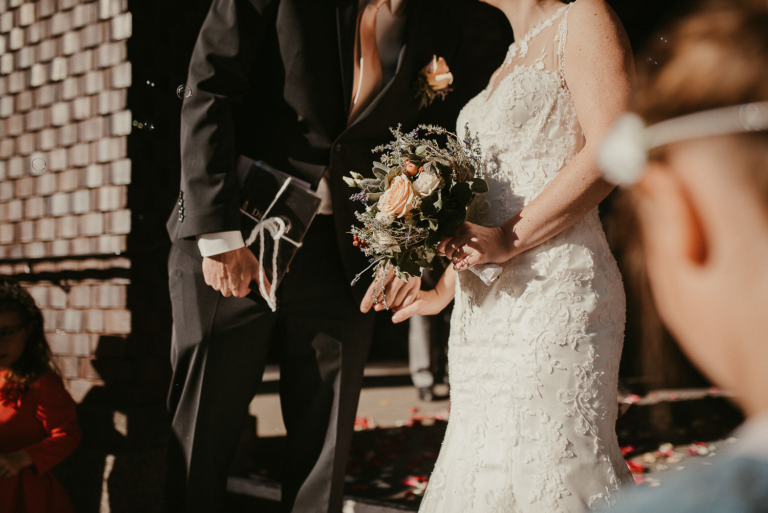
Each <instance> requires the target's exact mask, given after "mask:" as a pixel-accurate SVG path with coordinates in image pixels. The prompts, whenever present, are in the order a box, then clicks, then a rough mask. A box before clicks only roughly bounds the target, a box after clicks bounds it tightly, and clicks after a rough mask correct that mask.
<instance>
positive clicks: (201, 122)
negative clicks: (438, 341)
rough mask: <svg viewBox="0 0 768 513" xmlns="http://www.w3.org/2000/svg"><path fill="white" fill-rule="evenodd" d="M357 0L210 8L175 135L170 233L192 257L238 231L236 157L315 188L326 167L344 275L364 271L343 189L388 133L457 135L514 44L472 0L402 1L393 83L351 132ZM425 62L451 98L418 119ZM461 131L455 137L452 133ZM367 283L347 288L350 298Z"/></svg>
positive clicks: (367, 165) (496, 18)
mask: <svg viewBox="0 0 768 513" xmlns="http://www.w3.org/2000/svg"><path fill="white" fill-rule="evenodd" d="M357 6H358V0H214V2H213V4H212V6H211V9H210V11H209V13H208V16H207V18H206V20H205V22H204V24H203V27H202V29H201V31H200V35H199V37H198V40H197V43H196V45H195V50H194V53H193V55H192V60H191V62H190V66H189V77H188V80H187V85H188V86H189V87H191V90H192V96H191V97H190V98H187V99H185V100H184V105H183V108H182V128H181V159H182V162H181V163H182V172H181V193H180V200H179V205H178V206H177V207H176V208H175V209H174V211H173V212H172V213H171V217H170V219H169V221H168V225H167V227H168V232H169V234H170V236H171V239H172V240H173V241H175V242H177V243H178V244H179V245H180V246H181V247H182V249H185V250H186V251H187V252H189V253H190V254H193V256H196V257H197V258H200V254H199V252H198V251H197V248H196V245H195V244H194V236H196V235H201V234H205V233H213V232H222V231H229V230H239V229H240V215H239V197H238V188H237V183H236V178H235V174H234V161H235V159H236V157H237V156H238V155H239V154H245V155H248V156H250V157H252V158H254V159H261V160H265V161H267V162H269V163H270V164H271V165H273V166H274V167H276V168H278V169H281V170H283V171H285V172H287V173H289V174H292V175H294V176H296V177H298V178H301V179H303V180H305V181H307V182H310V183H311V184H313V186H316V185H317V184H318V182H319V181H320V178H321V177H322V176H323V174H324V173H325V170H326V169H327V168H328V166H330V187H331V194H332V199H333V210H334V219H335V223H336V228H337V234H338V241H339V246H340V251H341V255H342V260H343V264H344V267H345V270H346V273H347V275H348V277H349V279H350V280H351V279H352V277H353V276H354V275H355V274H356V273H358V272H360V271H361V270H362V269H364V268H365V266H366V265H367V264H366V261H365V258H364V256H363V255H362V253H361V252H360V251H359V250H358V249H357V248H354V247H353V246H352V244H351V239H350V237H349V235H347V232H348V231H349V229H350V226H351V225H352V224H353V223H354V222H355V218H354V209H355V206H356V205H357V206H358V207H359V205H360V204H359V203H357V204H353V203H352V202H351V201H349V199H348V198H349V196H350V194H352V193H353V192H354V191H353V190H352V189H350V188H349V187H348V186H347V185H346V184H345V183H344V182H343V180H342V176H344V175H346V174H347V173H349V171H357V172H359V173H363V174H366V173H370V172H371V166H372V163H373V161H374V160H377V159H378V156H377V155H374V154H373V153H372V152H371V149H372V148H374V147H375V146H377V145H379V144H382V143H385V142H387V141H389V140H391V134H390V132H389V128H390V127H395V126H397V125H398V124H402V126H403V129H405V130H411V129H412V128H415V127H416V125H417V124H420V123H432V124H438V125H441V126H444V127H446V128H449V129H456V126H455V125H456V118H457V116H458V113H459V111H460V110H461V108H462V107H463V106H464V105H465V104H466V103H467V102H468V101H469V100H470V99H471V98H472V97H474V96H475V95H477V94H478V93H479V92H480V91H481V90H482V89H483V87H485V85H486V84H487V82H488V79H489V78H490V76H491V74H492V72H493V71H494V70H495V69H496V68H497V67H498V66H499V65H500V63H501V61H502V60H503V58H504V55H505V53H506V50H507V48H508V46H509V44H510V43H511V42H512V33H511V29H510V27H509V23H508V22H507V20H506V19H505V18H504V17H503V15H502V14H501V13H500V12H499V11H497V10H496V9H493V8H490V7H488V6H486V5H484V4H481V3H480V2H479V1H478V0H408V2H407V3H406V5H405V8H406V9H407V10H408V13H407V21H406V24H407V25H406V31H405V41H404V46H403V49H402V51H401V53H400V58H399V61H398V66H397V72H396V74H395V76H394V78H393V79H392V80H391V81H390V82H389V83H388V84H386V85H385V87H384V89H383V90H382V91H381V93H380V94H379V95H378V96H377V97H376V99H375V100H374V101H373V102H372V103H371V105H370V106H369V107H368V108H367V109H366V110H365V111H364V112H363V113H362V114H361V115H360V116H359V117H358V119H357V120H356V121H355V123H353V124H352V125H350V126H347V116H348V110H349V105H350V103H351V94H352V80H353V79H352V75H353V66H354V64H353V52H354V35H355V28H356V27H355V24H356V20H357ZM432 55H437V56H438V57H444V58H445V59H446V61H447V63H448V66H449V67H450V69H451V71H452V73H453V75H454V83H453V91H452V92H451V93H449V94H448V97H447V98H446V99H445V101H440V100H436V101H435V102H434V103H433V104H432V105H431V106H430V107H427V108H425V109H422V110H420V109H419V101H418V99H417V98H416V97H415V90H414V83H415V81H416V79H417V76H418V73H419V71H420V70H421V69H422V68H423V67H424V66H426V65H427V64H428V63H429V61H430V60H431V58H432ZM461 130H462V131H463V127H462V128H461ZM364 286H365V284H361V285H358V286H357V287H356V289H358V290H357V292H358V294H356V295H359V294H360V293H362V292H363V291H364V288H363V287H364Z"/></svg>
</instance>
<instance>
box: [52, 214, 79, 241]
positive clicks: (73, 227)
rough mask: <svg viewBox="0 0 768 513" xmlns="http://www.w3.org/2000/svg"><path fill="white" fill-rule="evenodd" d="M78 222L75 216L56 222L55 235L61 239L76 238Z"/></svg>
mask: <svg viewBox="0 0 768 513" xmlns="http://www.w3.org/2000/svg"><path fill="white" fill-rule="evenodd" d="M77 230H78V220H77V217H76V216H66V217H62V218H60V219H57V220H56V234H57V236H58V237H61V238H63V239H72V238H74V237H77V236H78V232H77Z"/></svg>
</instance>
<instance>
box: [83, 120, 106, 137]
mask: <svg viewBox="0 0 768 513" xmlns="http://www.w3.org/2000/svg"><path fill="white" fill-rule="evenodd" d="M78 128H79V130H80V140H81V141H95V140H97V139H100V138H101V137H102V136H103V135H104V118H103V117H101V116H99V117H96V118H91V119H88V120H86V121H83V122H82V123H80V124H79V126H78Z"/></svg>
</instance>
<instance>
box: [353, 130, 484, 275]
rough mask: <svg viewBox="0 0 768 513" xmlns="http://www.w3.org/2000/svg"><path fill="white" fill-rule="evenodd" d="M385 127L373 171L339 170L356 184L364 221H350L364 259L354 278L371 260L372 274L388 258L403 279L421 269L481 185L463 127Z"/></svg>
mask: <svg viewBox="0 0 768 513" xmlns="http://www.w3.org/2000/svg"><path fill="white" fill-rule="evenodd" d="M390 130H391V132H392V134H393V135H394V137H395V140H394V141H392V142H390V143H389V144H387V145H383V146H379V147H377V148H375V149H374V150H373V151H374V152H375V153H379V152H380V153H382V156H381V159H380V162H376V163H374V165H373V175H374V177H373V178H366V177H364V176H363V175H361V174H359V173H355V172H351V173H350V176H349V177H344V181H345V182H346V183H347V184H348V185H349V186H350V187H355V188H358V189H360V190H361V192H358V193H356V194H354V195H352V197H351V198H350V199H352V200H353V201H360V202H362V203H363V204H364V205H365V211H364V212H356V213H355V215H356V216H357V219H358V221H360V222H361V223H362V224H363V226H362V227H358V226H353V227H352V232H351V233H352V235H353V236H354V242H353V244H354V245H355V246H357V247H359V248H360V250H362V251H363V253H365V255H366V256H368V257H370V260H369V261H370V263H371V265H370V266H369V267H368V269H366V270H364V271H363V272H361V273H360V274H358V275H357V277H356V278H355V280H354V281H353V282H352V283H353V284H354V283H356V282H357V280H358V279H360V276H361V275H362V274H363V273H364V272H365V271H367V270H369V269H371V268H374V275H376V274H378V273H383V272H384V271H386V270H387V268H388V267H389V266H390V265H392V266H394V270H395V273H396V275H397V277H398V278H400V279H402V280H404V281H408V278H410V277H412V276H421V271H422V269H431V268H432V262H433V261H434V259H435V257H436V256H437V247H438V245H439V244H440V242H441V241H442V240H443V238H445V237H453V236H455V235H456V230H457V228H459V227H460V226H461V224H462V223H463V222H464V220H465V218H466V213H467V205H469V203H470V202H471V201H472V198H473V197H474V195H475V194H480V193H483V192H486V191H487V190H488V184H487V183H486V182H485V180H483V179H482V176H483V171H484V169H483V158H482V151H481V149H480V143H479V141H478V139H477V136H475V137H474V138H473V137H472V136H471V134H470V133H469V129H468V128H467V127H465V132H466V135H465V137H464V138H463V139H462V138H460V137H458V136H457V135H456V134H453V133H451V132H449V131H447V130H445V129H444V128H441V127H439V126H433V125H419V127H418V128H417V129H415V130H413V131H412V132H410V133H403V132H402V131H401V130H400V127H399V126H398V127H397V128H396V129H390ZM430 136H435V137H432V138H430ZM439 140H440V141H443V142H444V143H445V144H444V146H441V144H440V142H439Z"/></svg>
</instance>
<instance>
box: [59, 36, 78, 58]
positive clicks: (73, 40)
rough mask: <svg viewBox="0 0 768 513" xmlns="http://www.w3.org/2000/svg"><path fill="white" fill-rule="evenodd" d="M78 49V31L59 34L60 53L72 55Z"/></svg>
mask: <svg viewBox="0 0 768 513" xmlns="http://www.w3.org/2000/svg"><path fill="white" fill-rule="evenodd" d="M79 51H80V33H79V32H67V33H66V34H64V35H63V36H61V53H62V54H63V55H72V54H73V53H76V52H79Z"/></svg>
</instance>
